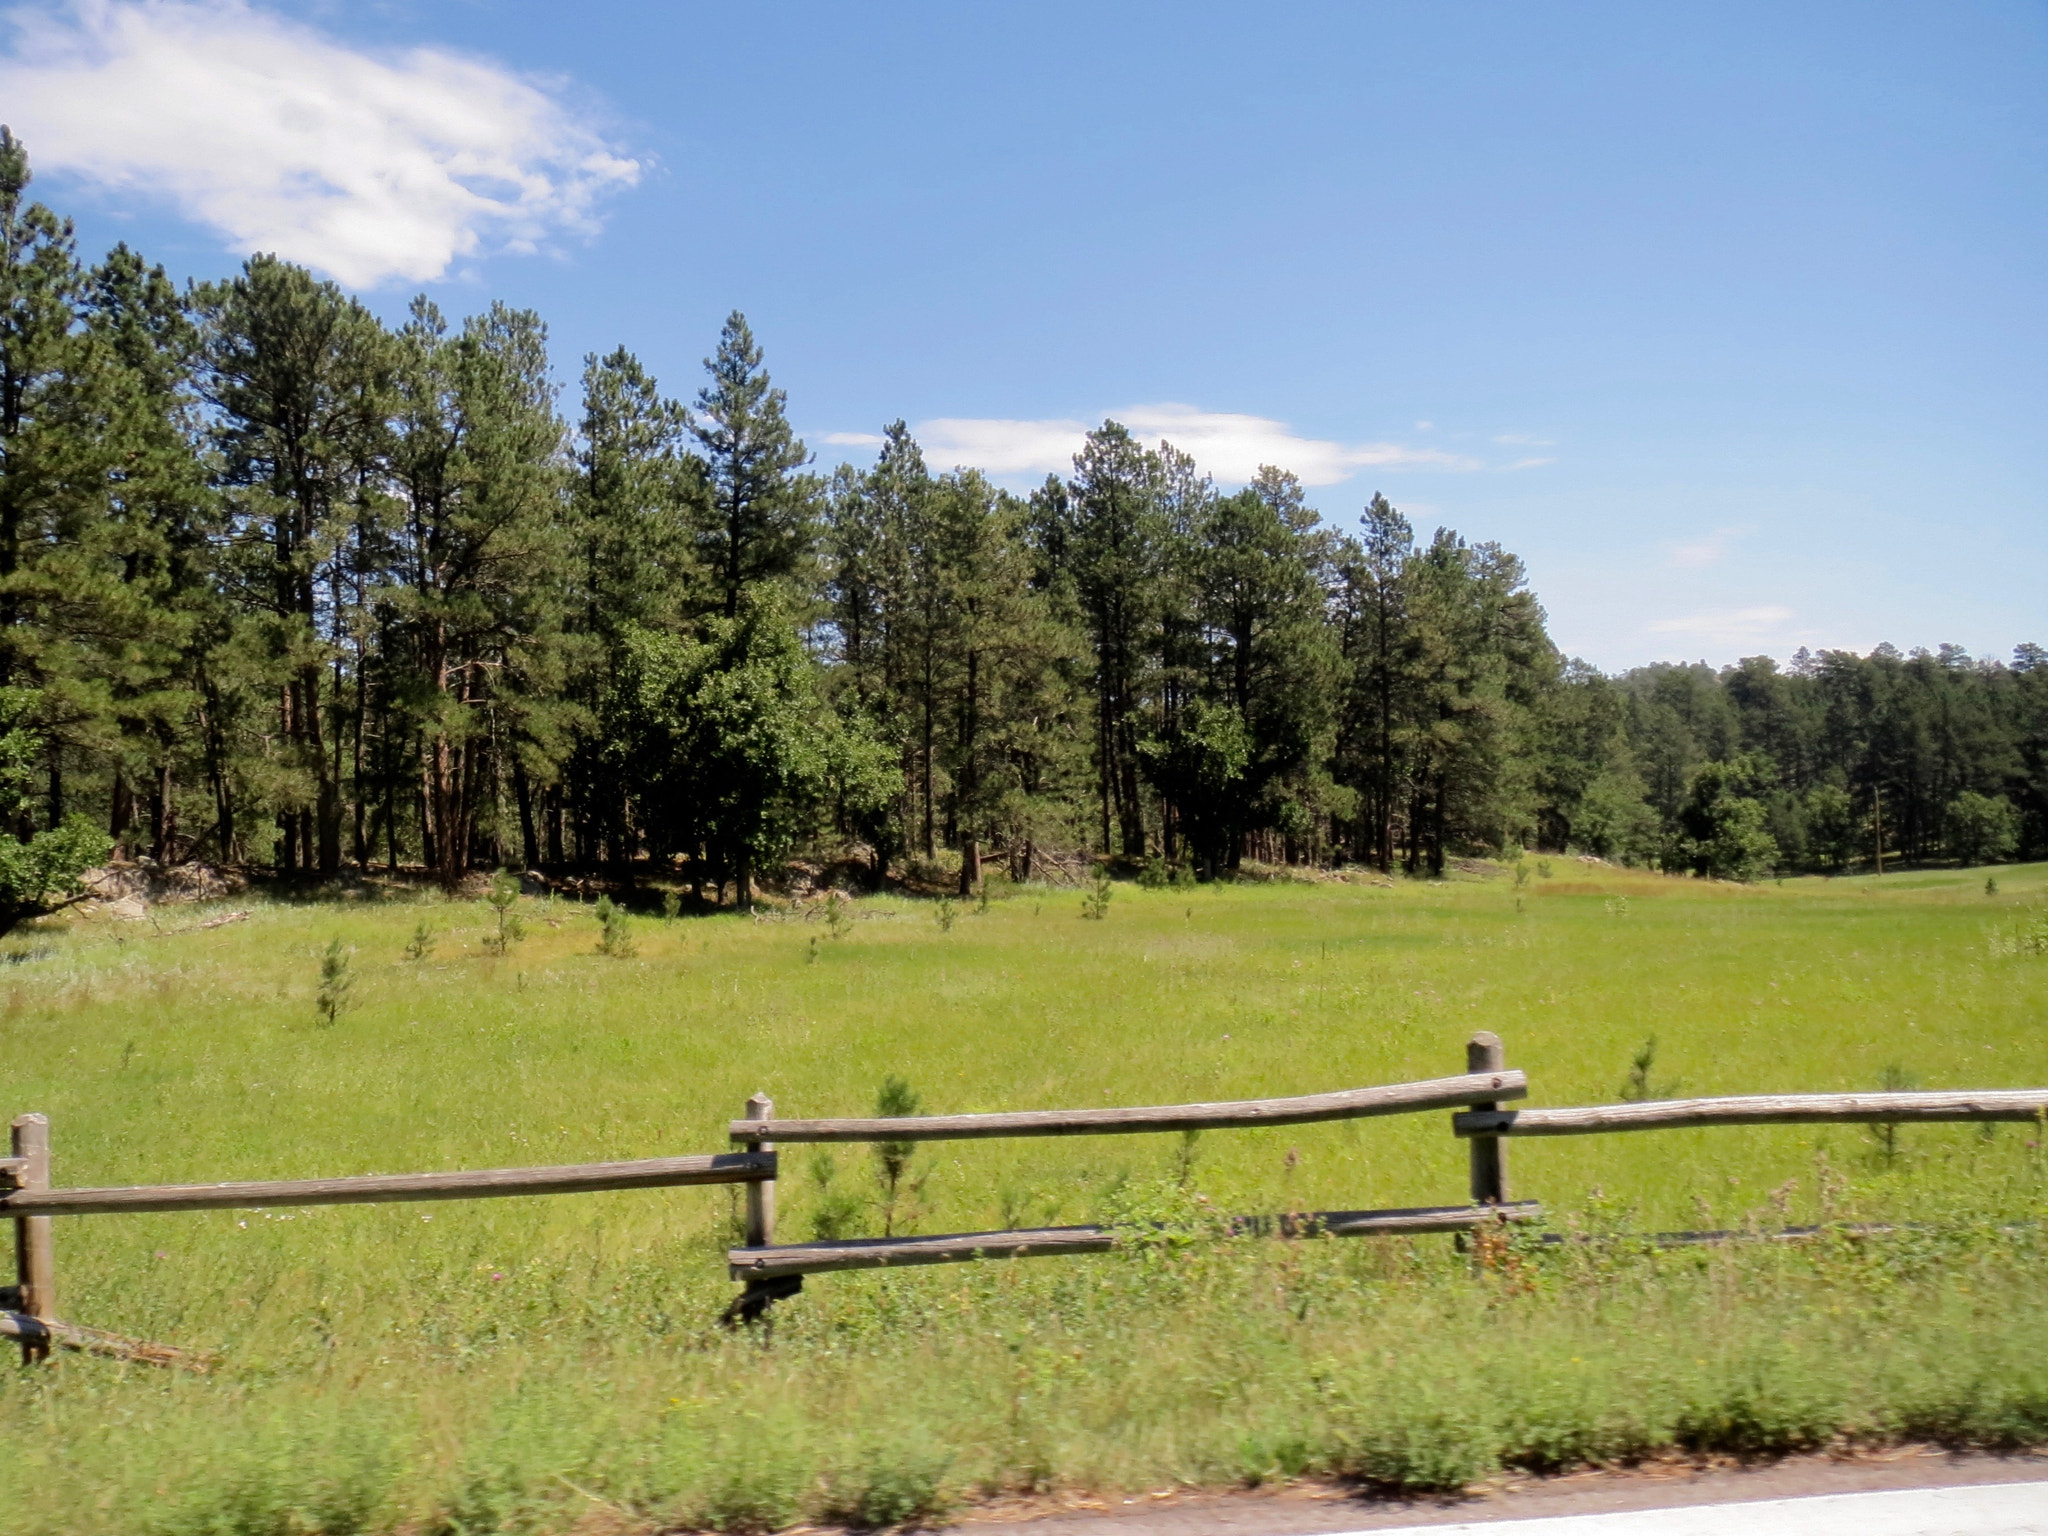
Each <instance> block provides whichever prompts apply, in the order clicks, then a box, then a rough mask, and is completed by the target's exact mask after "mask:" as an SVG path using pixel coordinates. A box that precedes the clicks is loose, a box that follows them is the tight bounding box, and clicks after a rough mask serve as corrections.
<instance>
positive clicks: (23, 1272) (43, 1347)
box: [13, 1115, 57, 1365]
mask: <svg viewBox="0 0 2048 1536" xmlns="http://www.w3.org/2000/svg"><path fill="white" fill-rule="evenodd" d="M13 1130H14V1135H13V1152H14V1155H15V1156H16V1157H18V1158H21V1159H22V1166H21V1168H20V1170H19V1171H18V1172H17V1173H16V1174H15V1176H14V1186H15V1188H17V1189H48V1188H49V1187H50V1118H49V1116H47V1115H17V1116H16V1117H15V1120H14V1127H13ZM14 1274H15V1283H16V1285H17V1287H18V1288H19V1291H20V1295H21V1300H20V1303H19V1309H20V1310H21V1311H22V1312H25V1313H26V1314H28V1316H30V1317H33V1318H34V1319H36V1320H37V1321H38V1322H42V1323H47V1322H49V1321H51V1320H52V1319H53V1318H55V1317H56V1315H57V1259H56V1253H55V1251H54V1249H53V1248H52V1246H51V1243H50V1218H49V1217H47V1216H17V1217H15V1218H14ZM49 1353H50V1340H49V1336H48V1335H47V1334H45V1335H44V1336H43V1337H42V1338H39V1339H23V1340H22V1341H21V1359H22V1363H23V1364H24V1365H30V1364H34V1363H35V1362H36V1361H38V1360H43V1359H46V1358H48V1356H49Z"/></svg>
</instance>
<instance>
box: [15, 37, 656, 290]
mask: <svg viewBox="0 0 2048 1536" xmlns="http://www.w3.org/2000/svg"><path fill="white" fill-rule="evenodd" d="M9 19H10V20H11V22H12V23H13V26H14V28H15V32H16V39H15V46H14V48H13V49H12V51H11V56H10V57H7V58H5V59H0V102H5V103H6V108H5V111H6V116H7V120H8V121H9V122H10V123H11V124H12V125H13V127H14V128H15V130H16V131H17V132H18V133H19V134H20V135H21V137H22V138H23V139H24V140H26V141H27V143H28V147H29V153H30V155H31V156H32V157H33V159H34V160H35V162H36V163H37V164H38V165H41V166H44V167H48V168H52V169H61V170H64V171H68V172H71V173H73V174H76V175H78V176H80V177H83V178H85V179H87V180H89V181H93V182H97V183H99V184H100V185H101V186H104V187H106V188H108V189H109V190H112V191H116V192H120V193H123V194H126V195H130V196H139V197H148V198H153V199H160V200H162V201H165V202H167V203H169V204H170V205H171V206H172V207H173V208H175V209H176V210H177V211H178V212H179V213H180V214H181V215H183V216H184V217H186V218H190V219H192V220H195V221H196V222H198V223H202V224H206V225H210V226H211V227H212V228H214V229H215V230H217V231H219V232H220V234H221V235H222V236H223V237H224V239H225V241H226V243H227V246H228V248H229V249H230V250H232V251H234V252H236V253H238V254H240V253H247V252H251V251H274V252H275V253H277V254H278V255H280V256H282V257H285V258H286V259H288V260H292V261H298V262H303V263H305V264H306V265H308V266H313V267H318V268H320V269H321V270H323V271H325V272H328V273H331V274H332V275H333V276H335V277H337V278H339V279H340V280H341V281H343V282H345V283H349V284H354V285H361V286H371V285H375V284H378V283H382V282H387V281H390V280H392V279H404V280H406V281H409V282H421V281H425V280H428V279H431V278H437V277H440V276H441V275H442V274H443V273H445V272H446V271H447V270H448V268H449V266H450V265H451V264H452V263H454V262H455V261H456V260H457V259H458V258H461V257H465V256H471V255H477V254H483V253H486V252H496V251H503V252H513V253H529V252H532V251H534V250H536V249H538V248H540V247H541V246H542V245H543V244H544V243H545V242H547V241H548V239H549V238H550V237H552V236H555V235H558V234H589V233H592V232H594V231H595V229H596V227H597V219H596V210H597V206H598V204H599V202H600V201H601V199H602V198H603V197H604V196H605V195H606V194H607V193H610V192H612V191H615V190H617V189H620V188H623V187H628V186H631V185H632V184H633V183H634V182H635V181H636V180H638V178H639V176H640V173H641V170H642V167H641V165H640V164H639V163H638V162H637V161H635V160H632V159H629V158H626V157H625V156H623V155H621V154H619V153H618V152H617V151H616V150H614V149H613V148H612V147H610V146H609V145H608V144H607V143H606V142H605V141H604V139H603V138H602V137H601V136H600V135H599V134H598V133H597V132H596V131H595V130H594V129H593V128H592V127H591V126H590V125H589V124H588V123H587V122H585V121H583V120H582V119H581V118H580V117H579V116H578V114H577V113H575V112H574V111H572V110H571V109H570V108H569V107H568V106H567V105H565V104H564V103H563V101H562V100H561V99H560V97H559V94H558V93H557V92H556V91H554V90H552V89H550V88H549V87H547V86H545V85H543V84H539V83H536V82H534V81H532V80H528V79H524V78H522V77H520V76H518V75H515V74H513V73H511V72H510V71H508V70H506V69H505V68H503V67H502V66H500V65H497V64H494V63H491V62H489V61H487V60H482V59H473V58H465V57H462V56H460V55H457V54H453V53H448V52H444V51H442V50H440V49H435V48H415V49H411V50H409V51H406V52H403V53H395V54H391V55H388V56H373V55H371V54H368V53H363V52H359V51H357V50H355V49H352V48H349V47H347V46H345V45H344V44H342V43H340V42H337V41H335V40H334V39H333V38H330V37H328V36H325V35H324V34H322V33H320V32H317V31H314V30H313V29H312V28H310V27H307V26H304V25H301V24H299V23H297V22H293V21H288V20H285V19H283V18H280V17H277V16H271V15H268V14H265V13H264V12H261V11H257V10H252V9H251V8H250V7H249V6H247V5H246V4H243V3H242V0H78V3H77V4H75V5H73V6H72V7H70V8H68V9H65V10H55V11H53V10H17V11H15V12H13V13H12V15H11V16H10V18H9Z"/></svg>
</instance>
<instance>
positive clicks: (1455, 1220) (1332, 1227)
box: [726, 1200, 1540, 1280]
mask: <svg viewBox="0 0 2048 1536" xmlns="http://www.w3.org/2000/svg"><path fill="white" fill-rule="evenodd" d="M1539 1214H1540V1211H1539V1208H1538V1206H1537V1204H1536V1202H1535V1201H1533V1200H1525V1201H1522V1202H1520V1203H1518V1204H1514V1205H1502V1206H1471V1205H1438V1206H1413V1207H1408V1208H1405V1209H1400V1210H1386V1211H1309V1212H1302V1213H1299V1214H1295V1215H1286V1216H1238V1217H1233V1218H1231V1219H1230V1221H1229V1222H1228V1223H1227V1225H1228V1226H1229V1227H1230V1228H1231V1229H1232V1230H1234V1231H1237V1232H1242V1233H1247V1234H1255V1235H1258V1236H1277V1237H1307V1236H1311V1235H1315V1234H1324V1235H1327V1236H1330V1237H1392V1236H1399V1235H1404V1234H1406V1235H1419V1234H1422V1233H1428V1232H1469V1231H1471V1230H1472V1229H1473V1228H1474V1227H1480V1226H1484V1225H1486V1224H1487V1223H1488V1222H1494V1221H1534V1220H1535V1219H1536V1218H1537V1216H1538V1215H1539ZM1128 1240H1129V1235H1128V1234H1119V1232H1118V1231H1117V1229H1116V1228H1114V1227H1100V1226H1087V1227H1025V1228H1019V1229H1016V1230H1013V1231H1005V1232H954V1233H949V1234H946V1235H944V1236H934V1237H894V1238H869V1237H856V1238H841V1239H838V1240H835V1241H831V1242H816V1243H789V1244H785V1245H783V1246H781V1247H767V1248H734V1249H732V1250H731V1251H730V1252H728V1253H727V1254H726V1262H727V1265H728V1267H729V1269H730V1272H731V1274H732V1277H733V1279H735V1280H772V1279H777V1278H780V1277H782V1276H785V1275H816V1274H824V1273H826V1272H828V1271H833V1270H848V1269H894V1268H907V1267H909V1266H911V1265H917V1264H959V1263H965V1262H967V1261H969V1260H973V1259H1031V1258H1047V1257H1057V1256H1060V1255H1064V1254H1075V1253H1108V1252H1110V1251H1111V1250H1112V1249H1114V1248H1115V1247H1116V1246H1117V1244H1118V1243H1119V1242H1122V1241H1128Z"/></svg>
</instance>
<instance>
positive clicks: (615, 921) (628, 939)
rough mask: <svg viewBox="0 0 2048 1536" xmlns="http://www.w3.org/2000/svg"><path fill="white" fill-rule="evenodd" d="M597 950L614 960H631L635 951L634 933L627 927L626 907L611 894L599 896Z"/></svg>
mask: <svg viewBox="0 0 2048 1536" xmlns="http://www.w3.org/2000/svg"><path fill="white" fill-rule="evenodd" d="M597 922H598V928H599V932H598V937H597V952H598V953H599V954H600V955H605V956H608V957H610V958H611V959H613V960H630V959H632V958H633V955H634V953H635V950H634V945H633V935H632V934H631V933H629V932H628V931H627V929H626V909H625V908H624V907H622V906H620V905H619V904H618V903H617V902H615V901H613V900H612V899H611V897H609V896H600V897H598V898H597Z"/></svg>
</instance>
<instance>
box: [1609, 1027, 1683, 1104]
mask: <svg viewBox="0 0 2048 1536" xmlns="http://www.w3.org/2000/svg"><path fill="white" fill-rule="evenodd" d="M1656 1065H1657V1037H1656V1036H1655V1035H1652V1036H1650V1038H1649V1039H1647V1040H1645V1041H1644V1042H1643V1043H1642V1046H1641V1048H1640V1049H1638V1050H1637V1052H1636V1053H1635V1055H1633V1056H1631V1057H1630V1058H1629V1064H1628V1076H1627V1077H1625V1078H1623V1079H1622V1083H1621V1097H1622V1100H1623V1102H1624V1103H1628V1104H1640V1103H1643V1102H1644V1101H1645V1100H1648V1099H1669V1098H1674V1097H1676V1096H1677V1094H1678V1090H1679V1089H1681V1088H1683V1087H1684V1086H1685V1084H1684V1082H1683V1081H1682V1080H1679V1081H1672V1082H1666V1083H1660V1082H1658V1081H1656V1080H1655V1079H1654V1078H1653V1077H1652V1076H1651V1073H1652V1072H1653V1071H1654V1070H1655V1068H1656Z"/></svg>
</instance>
